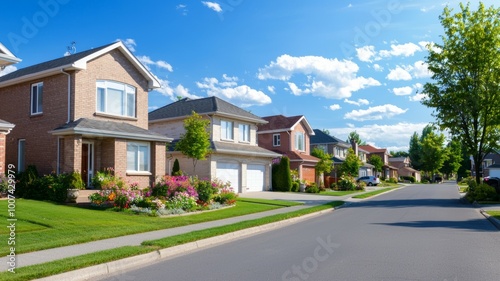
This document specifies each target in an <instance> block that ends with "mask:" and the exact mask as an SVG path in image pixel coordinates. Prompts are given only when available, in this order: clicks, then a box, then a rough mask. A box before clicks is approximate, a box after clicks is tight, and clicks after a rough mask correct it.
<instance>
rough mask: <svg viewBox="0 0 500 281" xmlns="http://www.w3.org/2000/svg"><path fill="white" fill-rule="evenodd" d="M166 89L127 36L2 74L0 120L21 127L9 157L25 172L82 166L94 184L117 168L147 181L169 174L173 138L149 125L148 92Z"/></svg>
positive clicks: (132, 179) (14, 134) (128, 177)
mask: <svg viewBox="0 0 500 281" xmlns="http://www.w3.org/2000/svg"><path fill="white" fill-rule="evenodd" d="M159 87H160V85H159V82H158V81H157V80H156V78H155V77H154V76H153V75H152V74H151V73H150V72H149V71H148V70H147V69H146V68H145V67H144V66H143V65H142V64H141V63H140V62H139V61H138V60H137V58H136V57H135V56H134V55H132V53H131V52H130V51H129V50H128V49H127V48H126V47H125V46H124V45H123V43H121V42H116V43H113V44H108V45H105V46H101V47H98V48H94V49H91V50H87V51H83V52H80V53H76V54H72V55H69V56H65V57H62V58H58V59H55V60H51V61H47V62H44V63H40V64H37V65H33V66H29V67H26V68H23V69H19V70H17V71H15V72H12V73H9V74H7V75H5V76H2V77H0V99H1V100H2V103H0V118H1V119H3V120H7V121H9V122H11V123H14V124H15V125H16V129H15V130H13V131H12V132H11V133H10V134H9V135H7V145H8V147H9V150H8V151H7V153H6V160H7V162H8V163H16V167H17V168H18V170H19V171H23V170H24V169H25V168H26V167H27V166H28V165H35V166H36V167H37V169H38V171H39V173H40V174H48V173H51V172H55V173H65V172H72V171H78V172H80V173H81V174H82V178H83V180H84V182H86V183H87V184H89V183H90V180H91V178H92V176H93V175H94V174H95V172H96V171H99V170H102V169H104V168H113V169H114V170H115V172H117V173H119V174H120V175H121V176H123V177H125V178H126V180H128V181H130V182H137V183H139V185H140V186H148V185H149V184H150V183H151V182H152V181H153V180H154V179H155V177H157V176H161V175H164V174H165V143H166V142H168V141H170V139H169V138H167V137H165V136H162V135H159V134H156V133H154V132H152V131H149V130H148V92H149V91H150V90H152V89H154V88H159Z"/></svg>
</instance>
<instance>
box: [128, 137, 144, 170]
mask: <svg viewBox="0 0 500 281" xmlns="http://www.w3.org/2000/svg"><path fill="white" fill-rule="evenodd" d="M127 171H132V172H149V143H145V142H129V143H127Z"/></svg>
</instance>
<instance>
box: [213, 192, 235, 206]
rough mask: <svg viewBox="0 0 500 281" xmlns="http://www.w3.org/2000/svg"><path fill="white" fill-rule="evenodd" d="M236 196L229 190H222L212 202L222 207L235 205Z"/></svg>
mask: <svg viewBox="0 0 500 281" xmlns="http://www.w3.org/2000/svg"><path fill="white" fill-rule="evenodd" d="M237 197H238V195H237V194H236V193H234V192H233V191H232V190H231V189H226V188H225V189H222V190H220V192H219V193H218V194H217V195H215V196H214V201H215V202H217V203H220V204H222V205H233V204H234V203H236V198H237Z"/></svg>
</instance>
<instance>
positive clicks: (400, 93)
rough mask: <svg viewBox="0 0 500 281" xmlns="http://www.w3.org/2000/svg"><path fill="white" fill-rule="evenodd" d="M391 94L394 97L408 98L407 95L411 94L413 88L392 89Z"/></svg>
mask: <svg viewBox="0 0 500 281" xmlns="http://www.w3.org/2000/svg"><path fill="white" fill-rule="evenodd" d="M392 92H393V93H394V94H395V95H396V96H408V95H411V93H412V92H413V88H412V87H409V86H406V87H401V88H394V89H392Z"/></svg>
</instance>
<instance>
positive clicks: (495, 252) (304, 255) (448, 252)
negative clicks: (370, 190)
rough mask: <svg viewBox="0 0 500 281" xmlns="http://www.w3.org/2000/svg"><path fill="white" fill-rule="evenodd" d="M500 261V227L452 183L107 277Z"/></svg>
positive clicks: (400, 268)
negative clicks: (461, 197)
mask: <svg viewBox="0 0 500 281" xmlns="http://www.w3.org/2000/svg"><path fill="white" fill-rule="evenodd" d="M332 200H334V198H332ZM499 264H500V232H499V231H498V230H497V229H496V228H495V227H494V226H493V225H492V224H491V223H490V222H489V221H488V220H486V219H485V218H484V217H483V216H482V215H481V214H480V213H479V212H478V211H477V210H476V209H474V208H473V207H472V206H471V205H469V204H462V203H461V202H460V201H459V194H458V191H457V186H456V184H454V183H451V182H449V183H444V184H428V185H412V186H408V187H406V188H402V189H400V190H396V191H393V192H390V193H386V194H383V195H381V196H378V197H375V198H372V199H369V200H365V201H362V202H357V203H352V204H350V205H349V206H347V207H344V208H341V209H339V210H336V211H335V212H333V213H330V214H327V215H321V216H318V217H315V218H313V219H310V220H307V221H303V222H299V223H295V224H293V225H290V226H287V227H283V228H280V229H277V230H274V231H270V232H265V233H262V234H259V235H255V236H251V237H249V238H245V239H241V240H237V241H233V242H228V243H225V244H222V245H218V246H215V247H211V248H207V249H204V250H199V251H196V252H192V253H189V254H184V255H181V256H178V257H176V258H171V259H168V260H163V261H161V262H158V263H155V264H151V265H150V266H147V267H142V268H139V269H135V270H131V271H127V272H123V273H122V274H120V275H115V276H111V277H109V276H108V277H107V278H106V279H102V280H115V281H118V280H120V281H131V280H141V281H142V280H145V281H148V280H175V281H181V280H218V281H220V280H273V281H274V280H294V281H298V280H342V281H344V280H345V281H350V280H352V281H360V280H370V281H393V280H398V281H401V280H439V281H444V280H447V281H452V280H453V281H460V280H464V281H470V280H474V281H476V280H477V281H479V280H485V281H489V280H491V281H496V280H498V278H499V277H498V276H500V266H499Z"/></svg>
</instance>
